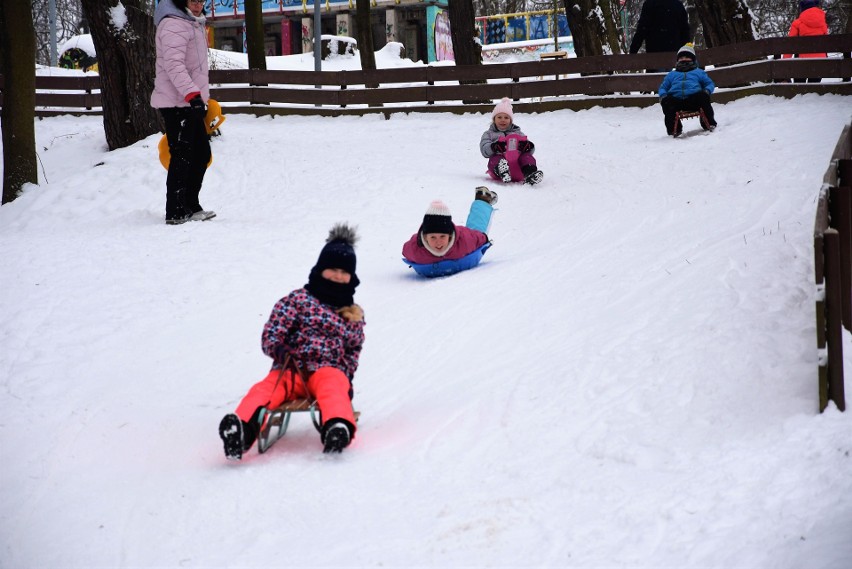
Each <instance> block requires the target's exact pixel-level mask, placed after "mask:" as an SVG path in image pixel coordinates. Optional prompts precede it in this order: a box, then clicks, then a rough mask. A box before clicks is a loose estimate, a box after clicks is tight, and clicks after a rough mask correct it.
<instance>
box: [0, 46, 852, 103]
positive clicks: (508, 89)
mask: <svg viewBox="0 0 852 569" xmlns="http://www.w3.org/2000/svg"><path fill="white" fill-rule="evenodd" d="M813 52H817V53H821V52H827V53H830V54H834V57H830V58H826V59H822V58H819V59H811V58H789V59H784V58H782V57H781V55H782V54H784V53H813ZM837 54H841V55H840V56H837ZM698 56H699V62H700V63H701V64H702V65H703V66H712V67H713V68H712V69H710V70H709V71H708V72H709V74H710V76H711V78H712V79H713V81H714V82H715V83H716V85H717V87H719V88H721V89H722V91H721V92H719V93H717V94H715V95H714V101H716V102H721V103H724V102H728V101H730V100H733V99H736V98H740V97H743V96H746V95H751V94H758V93H763V94H776V95H780V96H793V95H796V94H800V93H807V92H817V93H840V94H852V79H850V78H852V34H846V35H834V36H817V37H796V38H770V39H764V40H758V41H753V42H746V43H739V44H733V45H728V46H723V47H718V48H712V49H707V50H703V51H700V52H699V53H698ZM673 60H674V54H673V53H651V54H636V55H611V56H594V57H581V58H571V59H550V60H547V61H530V62H520V63H506V64H489V65H476V66H426V65H422V66H415V67H403V68H394V69H379V70H373V71H361V70H359V71H320V72H316V71H258V70H249V69H240V70H211V72H210V82H211V96H212V97H213V98H214V99H216V100H217V101H219V102H220V103H222V104H223V105H224V106H225V109H226V111H227V112H228V113H254V114H290V113H300V114H363V113H369V112H382V113H391V112H427V111H441V112H447V111H452V112H477V111H485V110H490V109H491V106H492V105H493V102H494V100H496V99H499V98H501V97H511V98H512V99H514V100H516V101H523V102H522V103H519V104H520V106H519V107H518V110H520V111H522V112H532V111H543V110H551V109H556V108H588V107H591V106H596V105H605V106H649V105H652V104H655V103H657V97H656V96H654V95H653V92H655V91H656V90H657V88H658V87H659V85H660V82H661V81H662V77H663V74H662V73H645V70H646V69H670V68H671V67H672V64H673ZM794 77H795V78H832V80H831V81H823V82H822V83H820V84H813V83H808V84H799V83H791V82H789V81H790V79H791V78H794ZM366 85H371V86H373V85H378V87H366ZM1 87H2V77H0V88H1ZM99 88H100V79H99V77H97V76H88V77H44V76H40V77H37V79H36V89H37V93H36V107H37V112H38V114H56V113H58V112H65V113H67V112H77V113H79V112H98V110H99V107H100V92H99ZM439 103H440V104H439ZM0 104H2V99H0ZM353 107H354V108H353Z"/></svg>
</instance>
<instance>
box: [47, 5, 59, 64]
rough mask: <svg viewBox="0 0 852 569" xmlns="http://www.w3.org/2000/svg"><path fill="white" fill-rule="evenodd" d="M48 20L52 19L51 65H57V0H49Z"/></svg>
mask: <svg viewBox="0 0 852 569" xmlns="http://www.w3.org/2000/svg"><path fill="white" fill-rule="evenodd" d="M47 4H48V16H47V17H48V20H50V66H51V67H56V60H57V54H56V0H49V2H48V3H47Z"/></svg>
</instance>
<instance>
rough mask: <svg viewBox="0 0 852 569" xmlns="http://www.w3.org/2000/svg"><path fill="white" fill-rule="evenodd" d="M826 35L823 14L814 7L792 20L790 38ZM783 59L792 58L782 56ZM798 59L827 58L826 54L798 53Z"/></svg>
mask: <svg viewBox="0 0 852 569" xmlns="http://www.w3.org/2000/svg"><path fill="white" fill-rule="evenodd" d="M827 33H828V24H826V23H825V12H823V11H822V10H820V9H819V8H817V7H816V6H814V7H813V8H808V9H807V10H805V11H804V12H802V13H801V14H799V17H798V18H796V19H795V20H793V25H791V26H790V33H789V34H787V35H788V36H790V37H793V36H824V35H826V34H827ZM784 57H792V55H790V54H784ZM799 57H828V54H826V53H800V54H799Z"/></svg>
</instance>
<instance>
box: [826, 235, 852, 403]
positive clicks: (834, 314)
mask: <svg viewBox="0 0 852 569" xmlns="http://www.w3.org/2000/svg"><path fill="white" fill-rule="evenodd" d="M823 243H824V253H825V261H824V265H825V324H826V341H827V343H828V398H829V399H830V400H831V401H834V404H835V405H837V408H838V409H840V410H841V411H845V410H846V399H845V396H844V389H843V330H842V324H841V318H842V315H841V300H840V289H841V286H840V265H841V263H840V233H838V232H837V230H836V229H831V228H829V229H827V230H826V231H825V233H824V234H823Z"/></svg>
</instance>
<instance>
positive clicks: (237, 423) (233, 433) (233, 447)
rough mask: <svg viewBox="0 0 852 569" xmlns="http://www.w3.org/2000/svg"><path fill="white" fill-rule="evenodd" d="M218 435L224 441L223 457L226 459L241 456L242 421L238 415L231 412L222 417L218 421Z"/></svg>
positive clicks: (242, 447)
mask: <svg viewBox="0 0 852 569" xmlns="http://www.w3.org/2000/svg"><path fill="white" fill-rule="evenodd" d="M219 436H220V437H221V438H222V442H223V443H225V458H227V459H228V460H240V459H242V458H243V450H244V439H243V422H242V421H241V420H240V418H239V417H237V416H236V415H235V414H233V413H231V414H228V415H225V416H224V417H222V422H220V423H219Z"/></svg>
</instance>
